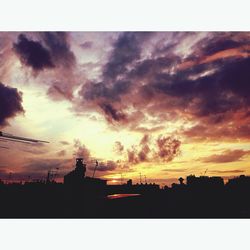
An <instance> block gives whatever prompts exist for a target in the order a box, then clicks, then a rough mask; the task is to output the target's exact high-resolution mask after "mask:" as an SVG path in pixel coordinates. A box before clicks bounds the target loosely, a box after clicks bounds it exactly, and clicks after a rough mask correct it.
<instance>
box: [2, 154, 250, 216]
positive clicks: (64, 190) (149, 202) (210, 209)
mask: <svg viewBox="0 0 250 250" xmlns="http://www.w3.org/2000/svg"><path fill="white" fill-rule="evenodd" d="M85 174H86V164H85V163H84V160H83V158H77V159H76V165H75V169H73V170H72V171H71V172H70V173H68V174H66V175H65V176H64V183H57V182H56V181H55V180H54V179H53V172H52V171H50V172H48V176H47V179H46V181H41V180H36V181H28V182H25V183H12V182H4V181H1V180H0V198H1V201H2V203H1V207H0V217H1V218H250V201H249V199H248V198H247V197H248V195H249V193H250V177H249V176H244V175H241V176H239V177H234V178H231V179H229V180H228V182H227V183H224V181H223V178H221V177H209V176H195V175H189V176H187V177H186V179H184V178H183V177H180V178H179V184H176V183H173V185H172V187H170V188H169V187H166V186H165V187H163V188H161V187H160V186H159V185H157V184H154V183H136V184H133V182H132V180H128V181H127V183H124V184H119V185H107V181H106V180H103V179H100V178H93V177H88V176H86V175H85Z"/></svg>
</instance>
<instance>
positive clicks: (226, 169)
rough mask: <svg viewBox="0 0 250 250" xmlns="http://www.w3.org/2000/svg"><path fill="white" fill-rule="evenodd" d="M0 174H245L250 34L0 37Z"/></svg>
mask: <svg viewBox="0 0 250 250" xmlns="http://www.w3.org/2000/svg"><path fill="white" fill-rule="evenodd" d="M0 128H1V130H2V131H5V132H8V133H12V134H16V135H19V136H25V137H31V138H37V139H41V140H47V141H49V142H50V143H49V144H45V145H40V144H36V145H29V144H25V143H14V142H6V141H0V146H5V147H9V149H4V148H0V175H1V178H3V179H4V178H8V176H9V173H10V172H12V176H13V178H17V179H18V178H19V179H25V178H28V176H31V177H32V178H41V177H44V176H45V175H46V173H47V171H48V170H53V169H55V168H59V176H63V175H64V174H65V173H66V172H68V171H70V170H71V169H72V168H73V165H74V158H75V157H76V156H78V157H84V158H85V160H86V162H87V164H88V170H87V175H92V172H93V168H94V165H95V160H98V161H99V163H100V164H99V168H98V171H97V176H99V177H102V178H106V179H107V180H110V181H113V182H114V183H115V182H116V181H119V180H120V178H121V174H122V176H123V178H124V180H127V179H129V178H132V179H133V180H134V181H135V182H136V181H138V179H139V173H141V175H142V177H143V180H144V179H145V178H144V177H145V176H146V179H147V181H148V182H157V183H160V184H170V183H172V182H173V181H176V178H178V177H180V176H182V177H185V176H187V175H189V174H196V175H201V174H204V173H205V171H206V174H208V175H211V176H218V175H219V176H223V177H224V178H225V179H228V178H230V177H232V176H237V175H240V174H246V175H247V174H250V33H244V32H234V33H230V32H225V33H222V32H217V33H213V32H160V33H158V32H153V33H150V32H146V33H145V32H137V33H130V32H124V33H122V32H93V33H92V32H73V33H62V32H60V33H56V32H29V33H27V32H22V33H12V32H11V33H8V32H5V33H0Z"/></svg>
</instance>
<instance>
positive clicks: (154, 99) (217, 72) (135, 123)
mask: <svg viewBox="0 0 250 250" xmlns="http://www.w3.org/2000/svg"><path fill="white" fill-rule="evenodd" d="M198 35H199V36H200V35H201V33H190V34H189V33H183V34H175V33H174V35H171V36H170V35H169V34H166V38H165V40H164V36H163V35H161V37H162V40H163V41H160V42H158V43H157V49H156V50H157V51H156V50H155V51H153V52H152V51H151V53H149V54H148V56H146V57H145V56H144V57H142V53H143V52H145V51H146V49H148V46H149V45H148V41H149V35H148V34H146V35H145V34H143V33H142V34H140V33H123V34H120V36H119V37H118V39H117V40H116V42H115V43H114V47H113V51H112V52H111V54H110V57H109V60H108V62H107V63H106V64H105V65H104V66H103V69H102V70H103V72H102V74H103V75H102V77H103V79H102V80H101V81H99V82H90V81H89V82H87V83H86V84H84V85H83V86H82V89H81V90H80V91H79V95H80V97H81V98H82V100H85V101H87V102H88V104H89V103H91V105H92V108H93V109H95V110H98V111H99V112H101V113H102V114H104V116H105V118H106V120H107V121H108V122H109V123H110V124H111V125H120V126H126V127H127V128H128V129H130V130H133V131H138V132H142V133H147V132H151V130H152V132H153V131H160V130H161V129H163V128H164V126H163V124H166V122H168V121H173V120H174V121H177V120H178V119H187V118H188V119H189V120H193V121H195V122H196V123H197V124H198V125H196V126H199V125H200V124H199V122H200V123H201V124H202V125H203V126H205V125H206V129H205V130H206V131H210V127H208V126H211V125H214V124H216V125H219V124H220V127H221V126H224V128H225V130H227V131H228V133H227V134H228V136H229V134H233V133H232V131H231V132H230V131H229V130H230V129H231V130H232V129H233V127H230V126H229V123H235V124H236V123H238V121H239V117H237V115H239V113H242V114H241V115H242V116H244V114H247V113H249V111H250V101H249V100H250V94H249V93H250V84H249V80H250V59H249V55H248V54H247V53H248V52H247V51H248V50H249V48H248V47H247V46H248V45H249V41H250V36H249V34H248V33H241V32H240V33H227V32H226V33H223V32H220V33H204V34H202V37H203V38H201V39H200V40H199V39H198V40H197V39H196V38H197V37H198ZM191 39H193V40H195V41H198V42H193V45H192V46H190V47H189V48H190V49H189V51H188V53H187V54H186V55H184V56H183V55H182V53H178V50H179V49H180V48H182V46H184V47H186V44H187V43H190V40H191ZM139 41H140V42H139ZM150 41H151V40H150ZM190 44H191V43H190ZM171 45H172V47H171ZM169 46H170V47H169ZM163 48H172V49H165V50H164V49H163ZM173 48H174V49H173ZM144 49H145V51H144ZM161 49H163V50H161ZM232 49H234V50H233V51H232ZM228 51H229V52H228ZM218 52H223V53H218ZM83 103H84V102H83ZM83 106H84V104H83ZM234 114H235V115H234ZM148 115H149V116H151V117H153V119H152V120H154V123H153V122H152V123H150V121H149V120H148ZM230 117H231V121H230ZM249 121H250V118H249V116H247V115H245V118H244V119H243V118H242V119H240V122H241V123H240V124H239V123H238V126H237V128H238V127H241V129H240V132H239V131H238V132H239V133H240V134H241V136H243V135H244V134H247V133H248V131H249V129H248V124H249ZM146 122H148V124H147V125H145V123H146ZM235 124H234V125H235ZM234 127H235V126H234ZM190 129H192V128H190ZM190 129H188V130H190ZM215 130H218V128H215ZM234 132H235V129H234ZM187 133H188V132H187ZM187 133H185V134H186V135H187ZM189 134H190V135H191V134H192V133H189ZM210 134H211V135H212V133H210ZM204 138H205V137H204ZM129 154H130V158H131V159H132V158H133V153H131V152H130V153H129Z"/></svg>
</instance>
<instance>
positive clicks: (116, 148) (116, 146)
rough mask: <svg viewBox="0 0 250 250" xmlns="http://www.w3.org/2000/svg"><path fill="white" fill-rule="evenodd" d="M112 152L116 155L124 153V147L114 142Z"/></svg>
mask: <svg viewBox="0 0 250 250" xmlns="http://www.w3.org/2000/svg"><path fill="white" fill-rule="evenodd" d="M114 151H115V152H116V153H118V154H120V153H123V151H124V146H123V145H122V143H121V142H119V141H116V142H115V146H114Z"/></svg>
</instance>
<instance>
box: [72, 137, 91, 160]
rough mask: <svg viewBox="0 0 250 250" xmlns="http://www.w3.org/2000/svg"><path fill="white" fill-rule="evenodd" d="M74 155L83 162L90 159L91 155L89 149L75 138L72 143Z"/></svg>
mask: <svg viewBox="0 0 250 250" xmlns="http://www.w3.org/2000/svg"><path fill="white" fill-rule="evenodd" d="M74 149H75V151H74V155H75V156H76V157H77V158H83V159H84V161H85V162H88V161H90V159H91V155H90V151H89V150H88V149H87V148H86V146H85V145H84V144H82V143H81V142H80V140H78V139H77V140H75V143H74Z"/></svg>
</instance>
